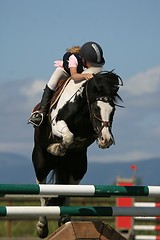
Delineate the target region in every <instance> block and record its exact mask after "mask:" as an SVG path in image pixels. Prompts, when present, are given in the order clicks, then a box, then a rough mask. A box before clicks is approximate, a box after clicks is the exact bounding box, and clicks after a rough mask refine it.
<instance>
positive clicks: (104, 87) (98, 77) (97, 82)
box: [86, 70, 123, 104]
mask: <svg viewBox="0 0 160 240" xmlns="http://www.w3.org/2000/svg"><path fill="white" fill-rule="evenodd" d="M90 82H91V83H86V85H87V84H88V85H90V86H89V87H90V93H91V92H92V93H93V94H94V95H96V97H101V96H103V97H104V96H106V97H108V98H110V99H111V100H112V101H113V102H114V103H115V104H116V103H117V102H119V101H123V100H122V98H121V97H120V96H119V94H118V90H119V87H120V86H123V81H122V79H121V77H120V76H118V75H117V74H116V73H114V72H113V70H112V71H102V72H100V73H97V74H95V75H94V77H93V79H91V80H90Z"/></svg>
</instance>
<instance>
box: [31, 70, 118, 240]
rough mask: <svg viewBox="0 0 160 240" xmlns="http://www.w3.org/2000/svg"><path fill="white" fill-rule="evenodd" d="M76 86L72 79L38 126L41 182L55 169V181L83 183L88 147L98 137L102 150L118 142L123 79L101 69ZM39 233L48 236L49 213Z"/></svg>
mask: <svg viewBox="0 0 160 240" xmlns="http://www.w3.org/2000/svg"><path fill="white" fill-rule="evenodd" d="M74 85H76V84H75V83H74V81H73V80H70V81H69V83H68V85H67V86H66V87H65V89H64V91H63V93H62V94H61V96H60V98H59V100H58V103H57V104H56V106H55V105H54V106H52V107H51V109H50V114H49V116H48V118H47V119H46V121H45V122H44V123H43V124H42V125H41V126H40V127H39V128H35V131H34V148H33V153H32V161H33V165H34V169H35V173H36V178H37V182H38V184H42V183H43V184H45V183H46V178H47V176H48V175H49V173H50V172H54V174H53V175H54V184H79V182H80V181H81V179H82V178H83V176H84V175H85V173H86V171H87V148H88V147H89V146H90V145H91V144H92V143H93V142H94V141H95V140H96V141H97V144H98V146H99V147H100V148H102V149H105V148H109V147H110V146H111V145H112V144H114V137H113V134H112V122H113V116H114V113H115V108H116V106H119V105H117V103H118V101H122V99H121V97H120V96H119V95H118V90H119V86H121V85H123V82H122V80H121V78H120V77H119V76H118V75H117V74H115V73H114V72H113V71H110V72H100V73H97V74H95V75H94V77H93V78H92V79H91V80H88V81H84V82H83V83H82V84H81V86H79V85H77V86H76V88H77V90H76V91H75V90H74V91H73V87H74ZM52 170H53V171H52ZM66 204H69V202H68V198H66V197H62V196H61V197H60V196H58V197H55V198H42V199H41V205H58V206H62V205H66ZM64 219H65V218H64ZM62 222H63V221H62ZM37 234H38V236H39V237H41V238H45V237H46V236H47V235H48V224H47V218H46V217H45V216H42V217H40V218H39V221H38V223H37Z"/></svg>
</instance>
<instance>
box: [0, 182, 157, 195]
mask: <svg viewBox="0 0 160 240" xmlns="http://www.w3.org/2000/svg"><path fill="white" fill-rule="evenodd" d="M7 194H29V195H32V194H34V195H50V196H51V195H63V196H97V197H103V196H160V187H159V186H112V185H111V186H110V185H60V184H57V185H56V184H55V185H47V184H40V185H38V184H19V185H17V184H0V196H2V197H4V196H5V195H7Z"/></svg>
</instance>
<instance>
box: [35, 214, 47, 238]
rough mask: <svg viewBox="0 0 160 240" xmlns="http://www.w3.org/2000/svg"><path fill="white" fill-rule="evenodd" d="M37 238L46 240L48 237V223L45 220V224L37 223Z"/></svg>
mask: <svg viewBox="0 0 160 240" xmlns="http://www.w3.org/2000/svg"><path fill="white" fill-rule="evenodd" d="M36 230H37V236H38V237H39V238H46V237H47V236H48V232H49V231H48V221H47V219H46V218H45V222H41V221H39V222H38V223H37V225H36Z"/></svg>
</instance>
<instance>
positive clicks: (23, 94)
mask: <svg viewBox="0 0 160 240" xmlns="http://www.w3.org/2000/svg"><path fill="white" fill-rule="evenodd" d="M159 11H160V1H158V0H141V1H139V0H134V1H133V0H132V1H128V0H121V1H119V0H98V1H97V0H93V1H86V0H85V1H84V0H81V1H76V0H68V1H65V0H61V1H54V0H45V1H44V0H27V1H25V0H14V1H12V0H0V43H1V44H0V107H1V118H0V133H1V134H0V152H14V153H20V154H23V155H25V156H27V157H28V158H29V159H31V152H32V147H33V128H32V126H31V125H28V124H27V118H28V116H29V115H30V112H31V109H32V108H33V106H34V105H35V104H36V103H37V102H38V101H39V100H40V97H41V94H42V91H43V88H44V86H45V84H46V83H47V82H48V80H49V78H50V76H51V74H52V72H53V71H54V66H53V63H54V61H55V60H57V59H61V58H62V56H63V54H64V52H65V50H66V48H68V47H70V46H73V45H82V44H84V43H85V42H87V41H95V42H97V43H99V44H100V45H101V46H102V48H103V52H104V57H105V59H106V64H105V66H104V70H112V69H115V72H116V73H117V74H118V75H120V76H121V78H122V79H123V82H124V86H123V87H121V88H120V91H119V94H120V95H121V97H122V98H123V101H124V102H123V105H124V106H125V108H117V111H116V114H115V117H114V124H113V134H114V137H115V140H116V145H115V146H112V147H111V148H109V149H107V150H101V149H98V147H97V146H96V144H93V145H92V146H91V147H90V148H89V152H88V156H89V161H92V162H93V161H95V162H131V164H132V163H134V162H136V161H139V160H143V159H148V158H160V146H159V143H160V124H159V122H160V106H159V103H160V94H159V91H160V47H159V43H160V30H159V23H160V14H159Z"/></svg>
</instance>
